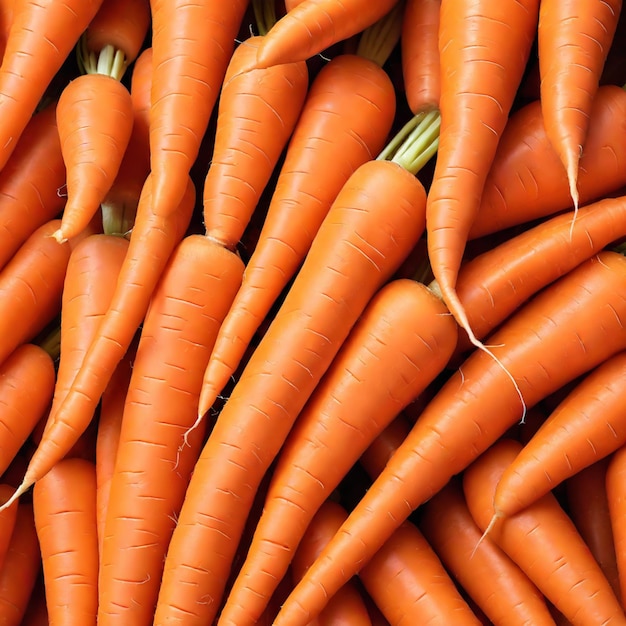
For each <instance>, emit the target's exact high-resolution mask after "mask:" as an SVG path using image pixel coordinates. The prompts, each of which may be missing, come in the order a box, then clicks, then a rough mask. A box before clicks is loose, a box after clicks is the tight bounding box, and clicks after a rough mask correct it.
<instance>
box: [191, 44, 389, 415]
mask: <svg viewBox="0 0 626 626" xmlns="http://www.w3.org/2000/svg"><path fill="white" fill-rule="evenodd" d="M394 113H395V95H394V92H393V85H392V83H391V80H390V79H389V77H388V75H387V74H386V72H384V71H383V70H382V69H381V68H380V67H379V66H377V65H376V64H375V63H374V62H372V61H369V60H366V59H364V58H362V57H360V56H357V55H340V56H337V57H336V58H335V59H333V60H332V61H330V62H329V63H328V64H327V65H325V66H324V67H323V68H322V69H321V70H320V72H319V74H318V75H317V76H316V77H315V79H314V81H313V84H312V85H311V88H310V90H309V92H308V95H307V98H306V101H305V103H304V108H303V110H302V113H301V115H300V118H299V121H298V123H297V125H296V127H295V129H294V132H293V136H292V138H291V140H290V142H289V145H288V147H287V151H286V155H285V161H284V163H283V165H282V167H281V169H280V173H279V175H278V179H277V181H276V186H275V188H274V192H273V194H272V198H271V201H270V205H269V208H268V211H267V215H266V217H265V220H264V222H263V228H262V230H261V234H260V236H259V241H258V243H257V245H256V246H255V249H254V252H253V253H252V256H251V257H250V259H249V261H248V263H247V265H246V271H245V273H244V276H243V282H242V285H241V288H240V289H239V291H238V293H237V296H236V298H235V300H234V302H233V304H232V306H231V309H230V311H229V313H228V315H227V317H226V319H225V320H224V323H223V325H222V327H221V328H220V332H219V335H218V338H217V341H216V344H215V348H214V351H213V353H212V355H211V360H210V361H209V366H208V368H207V372H206V374H205V382H204V390H203V398H202V401H201V406H202V409H201V410H202V411H203V410H204V408H205V407H209V406H211V405H213V403H214V401H215V399H216V398H217V395H218V394H219V393H220V391H222V389H223V388H224V387H225V386H226V384H227V382H228V380H229V378H230V377H231V376H232V374H233V373H234V372H235V370H236V368H237V366H238V365H239V363H240V362H241V359H242V358H243V355H244V353H245V350H246V348H247V346H248V345H249V344H250V341H251V340H252V338H253V336H254V333H255V332H256V331H257V330H258V327H259V326H260V324H261V322H262V321H263V319H264V318H265V317H266V316H267V314H268V313H269V311H270V309H271V307H272V305H273V304H274V303H275V302H276V300H277V299H278V297H279V295H280V293H281V292H282V290H283V289H284V288H285V287H286V285H287V283H288V282H289V280H290V279H291V278H292V277H293V275H294V274H295V273H296V271H297V269H298V268H299V266H300V264H301V263H302V261H303V259H304V257H305V256H306V253H307V251H308V249H309V247H310V245H311V242H312V241H313V238H314V236H315V234H316V232H317V230H318V229H319V226H320V224H321V222H322V220H323V219H324V217H325V215H326V214H327V213H328V210H329V209H330V206H331V204H332V202H333V200H334V199H335V197H336V196H337V194H338V193H339V191H340V189H341V187H342V185H344V184H345V182H346V180H347V179H348V178H349V177H350V175H351V174H352V173H353V172H354V171H355V170H356V169H357V168H358V167H359V166H360V165H362V164H363V163H365V162H366V161H368V160H371V159H373V158H374V156H375V155H376V154H377V153H378V151H379V150H380V149H381V148H382V145H383V142H384V140H385V138H386V136H387V134H388V132H389V130H390V129H391V124H392V121H393V117H394ZM337 155H341V158H340V159H339V158H337ZM320 181H323V183H324V184H323V185H321V184H320Z"/></svg>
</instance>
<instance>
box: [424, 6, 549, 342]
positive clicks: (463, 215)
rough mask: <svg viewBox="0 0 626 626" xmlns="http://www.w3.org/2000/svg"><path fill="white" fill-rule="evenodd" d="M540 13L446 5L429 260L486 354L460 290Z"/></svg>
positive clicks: (454, 311) (443, 291)
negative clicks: (476, 221) (489, 175)
mask: <svg viewBox="0 0 626 626" xmlns="http://www.w3.org/2000/svg"><path fill="white" fill-rule="evenodd" d="M538 11H539V2H538V1H537V0H524V1H519V0H509V1H506V2H492V1H491V0H482V1H481V0H478V1H476V0H462V1H458V0H442V2H441V14H440V29H439V53H440V64H441V68H442V74H441V97H440V99H439V107H440V110H441V131H440V140H439V148H438V153H437V161H436V164H435V171H434V175H433V182H432V184H431V187H430V189H429V192H428V203H427V208H426V213H427V227H426V228H427V232H428V237H427V242H428V257H429V260H430V263H431V267H432V271H433V274H434V276H435V278H436V280H437V282H438V283H439V287H440V289H441V294H442V296H443V300H444V302H445V303H446V304H447V306H448V308H449V309H450V312H451V313H452V314H453V315H454V317H455V318H456V320H457V321H458V322H459V325H460V326H461V327H462V328H464V329H465V330H466V331H467V333H468V335H469V337H470V339H471V340H472V343H473V344H475V345H478V346H480V347H483V348H484V346H482V344H480V342H479V341H478V340H477V339H476V337H475V336H474V334H473V331H472V328H471V326H470V324H469V321H468V319H467V316H466V313H465V309H464V307H463V305H462V303H461V302H460V301H459V299H458V296H457V294H456V291H455V285H456V281H457V275H458V271H459V269H460V267H461V262H462V258H463V253H464V250H465V244H466V241H467V237H468V233H469V231H470V227H471V225H472V222H473V220H474V218H475V217H476V215H477V213H478V210H479V206H480V198H481V194H482V190H483V186H484V184H485V179H486V177H487V173H488V171H489V169H490V167H491V163H492V162H493V160H494V157H495V153H496V148H497V146H498V140H499V138H500V136H501V134H502V131H503V130H504V127H505V125H506V122H507V119H508V115H509V111H510V109H511V106H512V104H513V99H514V97H515V92H516V90H517V87H518V85H519V82H520V80H521V77H522V74H523V71H524V68H525V66H526V62H527V60H528V57H529V54H530V47H531V44H532V42H533V40H534V37H535V33H536V30H537V19H538ZM469 137H471V141H467V139H468V138H469Z"/></svg>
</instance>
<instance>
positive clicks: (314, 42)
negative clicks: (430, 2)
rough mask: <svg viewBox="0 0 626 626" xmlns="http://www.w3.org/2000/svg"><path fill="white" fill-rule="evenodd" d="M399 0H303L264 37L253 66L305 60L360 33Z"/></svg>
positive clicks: (268, 65) (267, 65)
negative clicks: (337, 0)
mask: <svg viewBox="0 0 626 626" xmlns="http://www.w3.org/2000/svg"><path fill="white" fill-rule="evenodd" d="M397 2H398V0H379V1H378V2H367V1H366V0H344V1H343V2H335V0H304V1H303V2H300V3H299V4H298V5H297V6H295V7H293V8H292V9H291V10H290V11H288V12H287V13H286V14H285V15H284V16H283V17H282V18H281V19H279V20H278V22H276V24H275V25H274V26H272V28H271V29H270V30H269V31H268V33H267V35H265V36H264V39H263V42H262V43H261V45H260V46H259V48H258V50H257V56H256V63H255V67H270V66H272V65H279V64H281V63H291V62H294V61H306V60H307V59H309V58H311V57H313V56H315V55H316V54H319V53H320V52H323V51H324V50H325V49H326V48H329V47H330V46H332V45H333V44H335V43H338V42H340V41H342V40H343V39H347V38H348V37H350V36H352V35H356V34H357V33H360V32H361V31H362V30H365V29H366V28H367V27H368V26H371V25H372V24H374V22H376V21H378V20H379V19H380V18H381V17H383V15H385V14H386V13H388V12H389V11H390V10H391V9H392V8H393V7H394V6H395V5H396V4H397Z"/></svg>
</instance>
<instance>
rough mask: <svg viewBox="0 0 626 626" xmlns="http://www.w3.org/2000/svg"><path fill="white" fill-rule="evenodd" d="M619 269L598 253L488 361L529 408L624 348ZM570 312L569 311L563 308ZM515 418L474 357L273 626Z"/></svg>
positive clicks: (518, 324)
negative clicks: (572, 304) (514, 384)
mask: <svg viewBox="0 0 626 626" xmlns="http://www.w3.org/2000/svg"><path fill="white" fill-rule="evenodd" d="M625 267H626V259H624V258H623V257H622V256H620V255H619V254H617V253H613V252H604V253H601V254H599V255H598V256H597V257H593V258H592V259H590V260H589V261H587V262H585V263H583V264H581V265H580V266H579V267H578V268H576V269H574V270H572V271H571V272H570V273H568V274H567V275H566V276H564V277H563V278H561V279H560V280H559V281H557V282H556V283H554V285H552V286H551V287H550V289H548V290H546V291H544V292H543V293H542V294H539V295H538V296H537V297H536V298H535V299H534V300H532V301H531V302H530V303H528V304H527V305H526V306H525V307H524V308H522V309H520V311H518V312H517V313H516V314H515V315H514V316H512V317H511V318H509V320H508V321H507V322H506V324H504V325H503V326H502V327H501V329H500V330H499V331H498V332H497V333H495V334H494V335H493V337H492V340H493V346H494V347H493V351H494V353H495V354H496V355H497V356H498V357H499V359H500V360H501V362H502V363H503V364H504V366H505V368H506V370H508V371H509V372H510V373H511V375H512V376H513V377H514V379H515V380H516V381H517V383H518V386H519V389H520V391H521V392H522V397H523V400H524V404H525V405H526V407H532V406H533V405H534V404H536V403H537V402H538V401H539V400H540V399H542V398H543V397H545V396H547V395H548V394H549V393H552V392H554V391H556V389H559V388H560V387H561V386H563V385H564V384H565V383H566V382H567V381H569V380H572V379H574V378H576V377H577V376H579V375H580V374H582V373H584V372H585V371H588V370H589V369H591V368H593V367H594V366H596V365H597V364H599V363H601V362H603V361H604V360H606V359H607V358H608V357H610V356H611V355H612V354H614V353H616V352H618V351H619V350H620V349H621V348H622V347H623V346H624V345H626V343H625V342H626V328H625V327H624V319H625V318H624V316H626V299H625V298H624V294H625V293H626V292H625V291H624V290H625V289H626V271H625ZM564 302H567V303H572V302H576V303H577V306H575V307H573V306H563V303H564ZM523 415H524V409H523V406H522V403H521V401H520V398H519V396H518V393H517V390H516V389H515V388H514V386H513V384H512V382H511V380H510V378H509V377H508V375H507V372H506V371H505V370H504V369H503V368H502V367H501V366H500V365H498V363H496V362H495V361H494V359H493V358H491V356H489V355H488V354H486V353H485V352H484V351H482V350H478V351H475V352H474V353H473V354H472V355H471V356H470V357H469V358H468V359H467V361H466V362H465V363H464V364H463V365H462V366H461V368H460V369H459V370H457V371H456V372H455V373H454V374H453V375H452V376H451V377H450V379H449V380H448V381H447V382H446V383H445V384H444V386H443V387H442V388H441V389H440V391H439V392H438V393H437V395H436V396H435V397H434V398H433V399H432V400H431V401H430V402H429V403H428V405H427V407H426V408H425V409H424V411H423V412H422V414H421V416H420V417H419V419H418V420H417V422H416V424H415V426H414V427H413V429H412V430H411V433H410V434H409V436H408V437H407V438H406V440H405V441H404V443H403V444H402V445H401V446H400V448H398V450H397V451H396V453H395V454H394V455H393V456H392V457H391V459H390V460H389V462H388V463H387V466H386V467H385V469H384V471H383V472H382V473H381V475H380V477H379V478H378V479H377V480H376V481H375V482H374V484H373V485H372V487H371V488H370V489H369V490H368V492H367V493H366V494H365V496H364V497H363V498H362V500H361V501H360V502H359V504H358V505H357V506H356V508H355V509H354V511H353V512H352V513H351V515H350V517H349V518H348V520H347V521H346V523H345V524H344V525H343V527H342V529H341V530H340V531H339V532H338V534H337V535H336V536H335V538H334V539H333V540H332V541H331V542H330V543H329V544H328V547H327V548H326V549H325V551H324V554H323V555H322V556H321V557H320V559H318V561H317V562H316V563H315V564H313V565H312V566H311V568H310V569H309V570H308V572H307V575H306V576H305V578H304V579H303V581H302V582H301V583H300V584H299V585H298V586H297V587H296V588H295V589H294V591H293V592H292V594H291V596H290V597H289V598H288V599H287V601H286V602H285V604H284V605H283V610H282V614H279V616H278V617H277V619H276V626H284V625H286V624H289V625H290V626H292V625H295V624H304V623H306V621H307V620H309V619H311V618H312V617H314V616H315V614H317V612H318V611H319V610H321V608H322V607H323V606H324V603H325V602H326V600H327V598H328V597H330V596H332V594H333V592H334V590H336V589H338V588H339V587H340V586H341V585H342V584H343V582H345V580H347V578H349V577H350V576H351V575H353V574H354V573H355V572H356V571H358V570H359V569H360V567H361V566H362V564H363V563H364V562H366V561H367V559H368V558H370V557H371V556H372V555H373V554H374V553H375V551H376V550H377V549H378V548H379V547H380V546H381V545H382V544H383V542H384V541H385V540H386V539H387V538H388V537H390V536H391V534H392V533H393V531H394V530H395V529H396V528H397V526H398V525H399V524H400V523H401V522H402V520H403V519H406V518H407V517H408V515H409V514H410V513H411V511H413V510H414V509H416V508H417V507H418V506H419V505H420V504H423V503H424V502H425V501H426V500H428V499H429V498H430V497H432V496H433V495H434V494H435V493H436V492H437V491H439V489H441V488H442V487H443V486H444V485H445V484H446V483H447V482H448V480H449V479H450V478H451V477H452V476H453V475H454V474H456V473H459V472H460V471H462V470H463V469H464V468H465V467H467V465H469V464H470V463H471V462H472V461H473V460H474V459H475V458H476V457H477V456H478V455H479V454H480V453H481V452H482V451H484V450H485V449H486V448H487V447H489V446H490V445H491V444H492V443H493V442H494V441H496V439H497V438H498V437H500V436H501V435H502V434H503V433H504V432H505V431H506V430H507V428H509V427H510V426H512V425H513V424H515V423H516V422H517V421H519V420H520V418H522V417H523Z"/></svg>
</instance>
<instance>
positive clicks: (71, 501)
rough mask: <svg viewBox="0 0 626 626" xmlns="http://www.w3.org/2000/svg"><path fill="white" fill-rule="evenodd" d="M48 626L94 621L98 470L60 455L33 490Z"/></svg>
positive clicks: (83, 625) (83, 624) (96, 592)
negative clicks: (55, 463)
mask: <svg viewBox="0 0 626 626" xmlns="http://www.w3.org/2000/svg"><path fill="white" fill-rule="evenodd" d="M33 510H34V517H35V527H36V529H37V537H38V539H39V545H40V549H41V559H42V565H43V576H44V583H45V588H46V603H47V605H48V616H49V619H50V623H51V624H56V623H59V624H67V625H68V626H69V625H71V624H75V625H76V626H78V625H79V624H80V625H81V626H88V625H89V624H92V625H94V626H95V624H96V610H97V607H98V538H97V532H96V468H95V465H94V464H93V463H91V462H89V461H85V460H84V459H63V460H62V461H60V462H59V463H58V464H57V465H55V466H54V467H53V468H52V469H51V470H50V471H49V472H48V473H47V474H46V475H45V476H44V477H43V478H42V479H41V480H40V481H39V482H38V483H37V484H36V485H35V487H34V489H33Z"/></svg>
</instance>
